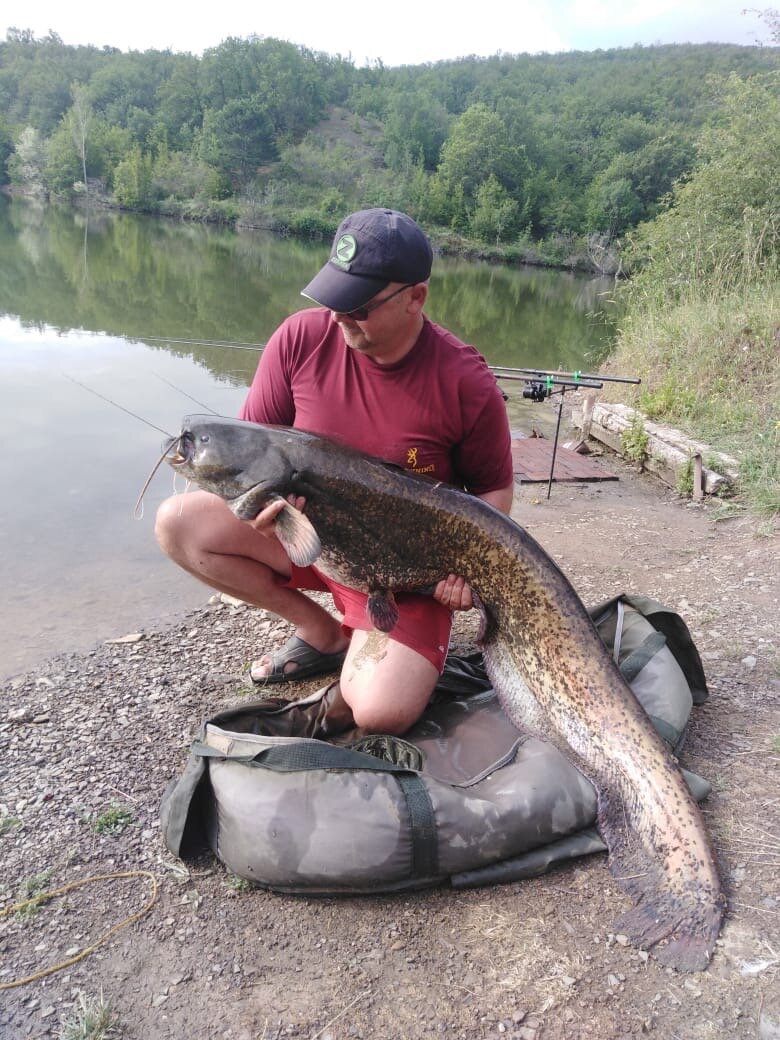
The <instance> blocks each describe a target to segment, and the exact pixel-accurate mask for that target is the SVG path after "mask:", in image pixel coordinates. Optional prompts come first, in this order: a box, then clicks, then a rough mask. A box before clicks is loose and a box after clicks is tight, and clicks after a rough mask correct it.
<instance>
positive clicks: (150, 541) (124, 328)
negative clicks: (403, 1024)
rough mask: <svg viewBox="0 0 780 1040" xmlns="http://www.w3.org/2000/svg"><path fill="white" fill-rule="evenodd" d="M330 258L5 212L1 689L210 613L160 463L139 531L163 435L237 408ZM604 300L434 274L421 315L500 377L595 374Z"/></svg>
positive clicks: (160, 224) (542, 281)
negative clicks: (143, 631)
mask: <svg viewBox="0 0 780 1040" xmlns="http://www.w3.org/2000/svg"><path fill="white" fill-rule="evenodd" d="M326 255H327V247H325V246H322V245H317V246H315V245H310V244H307V243H301V242H297V241H290V240H282V239H279V238H275V237H273V236H271V235H267V234H262V233H259V232H235V231H232V230H227V229H223V228H214V227H208V226H204V225H192V224H178V223H172V222H164V221H155V220H151V219H143V218H139V217H136V216H132V215H129V214H121V213H114V212H108V211H104V212H102V211H97V212H95V211H93V212H92V213H91V214H90V215H89V219H88V220H87V218H86V215H85V214H83V213H78V212H74V211H73V210H70V209H67V208H57V207H43V206H40V205H37V204H35V203H33V202H30V201H27V200H13V201H9V200H7V199H4V198H2V197H0V257H1V258H2V260H0V378H1V380H2V381H1V383H0V385H2V405H3V418H4V420H5V429H6V432H7V437H6V445H5V449H4V451H3V452H2V453H0V486H2V488H3V496H2V507H0V538H1V539H2V546H3V555H2V562H3V590H4V593H5V602H6V617H5V619H4V623H3V626H0V675H9V674H14V673H16V672H19V671H21V670H23V669H26V668H28V667H32V666H34V665H35V664H36V663H37V662H39V661H41V660H43V659H44V658H45V657H47V656H50V655H51V654H53V653H54V652H56V651H58V650H61V649H67V648H71V647H72V648H76V649H86V648H88V647H89V646H90V645H92V644H93V643H94V642H96V641H98V640H100V639H103V638H108V637H110V636H114V635H117V634H121V633H122V632H123V631H128V630H131V629H135V628H138V627H139V626H143V625H145V624H151V623H152V622H153V621H154V620H155V619H157V618H158V617H160V616H161V615H162V614H172V615H175V614H177V613H181V612H182V611H183V610H185V609H189V608H191V607H194V606H196V605H199V604H201V603H203V602H204V601H205V599H206V598H207V596H208V592H207V591H206V590H205V589H204V588H203V587H201V586H199V585H198V584H197V583H196V582H195V581H194V580H193V579H191V578H189V577H188V576H186V575H184V574H183V573H181V572H180V571H179V570H178V569H177V568H175V567H174V566H173V565H172V564H170V563H169V562H168V561H167V560H165V559H164V558H163V557H162V556H161V554H160V553H159V551H158V550H157V547H156V544H155V542H154V538H153V534H152V518H153V515H154V511H155V509H156V506H157V504H158V503H159V501H161V500H162V498H163V497H164V496H165V495H167V494H169V493H170V491H171V486H172V484H171V477H170V474H169V473H168V471H167V470H165V468H164V469H163V474H164V475H163V474H161V475H160V476H158V477H157V478H156V479H155V482H154V483H153V485H152V488H151V490H150V491H149V493H148V494H147V502H146V515H145V518H144V519H143V520H142V521H140V522H138V521H136V520H134V519H133V504H134V502H135V498H136V496H137V494H138V491H139V490H140V488H141V486H142V484H143V482H144V480H145V478H146V475H147V473H148V471H149V470H150V469H151V466H152V464H153V462H154V459H155V458H156V457H157V455H158V454H159V447H160V441H161V439H162V435H161V434H160V433H159V432H158V430H159V429H162V430H167V431H170V432H175V430H176V428H178V424H179V421H180V418H181V416H182V415H183V414H186V413H188V412H193V411H202V410H204V408H210V409H213V410H215V411H217V412H219V413H221V414H226V415H233V414H235V413H236V411H237V410H238V407H239V405H240V403H241V401H242V400H243V397H244V393H245V388H246V386H247V385H248V383H249V381H250V379H251V377H252V374H253V372H254V370H255V367H256V364H257V357H258V353H257V348H258V347H259V346H261V345H262V344H263V343H264V342H265V340H266V339H267V338H268V336H269V335H270V334H271V332H272V331H273V329H274V328H276V326H277V325H278V324H279V322H281V321H282V320H283V318H284V317H285V316H286V315H287V314H289V313H290V312H291V311H293V310H296V309H297V308H299V307H301V306H303V305H305V301H304V300H303V298H302V297H301V296H300V287H301V286H303V285H305V284H306V283H307V282H308V281H309V280H310V279H311V277H312V276H313V274H314V273H315V272H316V270H317V269H318V268H319V266H320V265H321V264H322V263H323V261H324V259H325V257H326ZM608 289H609V285H607V286H605V285H603V284H599V283H594V282H590V281H587V280H585V279H581V278H575V277H572V276H567V275H561V274H558V273H555V272H549V271H542V270H538V271H537V270H531V271H518V270H512V269H509V268H497V267H493V266H490V265H487V264H474V263H467V262H465V261H457V260H449V259H438V260H437V262H436V265H435V273H434V277H433V278H432V285H431V296H430V307H429V308H428V313H429V314H430V316H431V317H432V318H433V319H434V320H437V321H440V322H441V323H442V324H444V325H446V326H447V327H449V328H451V329H452V330H453V331H454V332H455V333H456V334H458V335H460V336H461V337H462V338H464V339H466V340H467V341H469V342H472V343H474V344H475V345H477V346H478V347H479V349H481V350H482V351H483V353H484V354H485V355H486V356H487V358H488V360H489V361H490V362H492V363H494V364H501V365H512V366H518V367H521V366H537V367H542V368H551V367H558V366H562V367H563V368H566V369H574V368H582V369H588V368H590V369H592V368H595V367H596V366H597V364H598V359H599V358H600V357H602V356H603V354H604V353H605V352H606V351H607V350H608V349H609V342H610V336H611V333H610V328H609V325H608V324H607V323H606V320H605V317H606V315H607V314H608V312H609V308H608V305H607V304H606V302H605V297H604V296H602V295H601V293H603V292H604V291H605V290H606V291H607V292H608ZM73 380H76V381H77V382H74V381H73ZM79 383H82V384H84V385H86V386H88V387H90V388H91V389H92V390H94V391H96V393H99V394H101V395H103V396H104V397H107V398H110V399H111V400H113V401H116V402H117V403H118V404H119V405H121V406H122V407H124V408H126V409H128V410H129V411H132V412H134V413H137V414H139V415H142V416H143V417H144V418H145V419H146V420H148V421H149V422H150V423H152V424H153V425H154V427H157V428H158V429H153V428H151V427H150V426H147V425H144V424H143V423H141V422H139V421H137V420H136V419H133V418H132V417H131V416H130V415H128V414H127V412H123V411H120V410H119V409H116V408H112V407H111V406H110V405H108V404H107V403H106V402H105V401H104V400H102V399H101V398H100V397H97V396H95V395H94V394H92V393H89V392H87V391H86V390H85V389H84V388H83V387H82V386H80V385H78V384H79ZM505 386H506V389H507V391H508V392H509V393H510V395H511V397H512V400H511V402H510V414H511V415H512V417H513V421H515V422H517V423H519V424H521V425H522V424H525V425H535V426H537V427H539V426H544V422H545V420H546V419H547V421H549V420H548V417H547V416H544V415H543V414H542V412H541V411H540V410H538V409H537V406H529V405H527V403H525V402H522V399H521V396H520V389H521V384H518V383H515V384H509V383H507V384H505ZM196 402H198V403H196ZM523 408H525V409H526V410H527V409H529V408H530V409H532V411H531V413H530V415H529V413H528V412H527V411H526V412H525V413H524V412H523ZM523 415H525V418H523Z"/></svg>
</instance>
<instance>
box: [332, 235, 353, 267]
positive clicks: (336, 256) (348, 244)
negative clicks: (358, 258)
mask: <svg viewBox="0 0 780 1040" xmlns="http://www.w3.org/2000/svg"><path fill="white" fill-rule="evenodd" d="M357 251H358V247H357V242H356V241H355V237H354V235H342V236H341V238H340V239H339V240H338V242H337V243H336V248H335V249H334V250H333V256H332V257H331V258H330V259H331V263H334V264H337V265H338V266H339V267H343V268H344V270H345V271H348V270H349V265H350V263H351V262H352V261H353V260H354V259H355V254H356V253H357Z"/></svg>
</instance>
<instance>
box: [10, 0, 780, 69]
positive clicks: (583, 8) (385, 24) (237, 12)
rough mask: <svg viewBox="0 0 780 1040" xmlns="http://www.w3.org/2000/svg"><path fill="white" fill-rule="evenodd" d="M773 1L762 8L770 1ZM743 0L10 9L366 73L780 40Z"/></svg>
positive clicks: (115, 42)
mask: <svg viewBox="0 0 780 1040" xmlns="http://www.w3.org/2000/svg"><path fill="white" fill-rule="evenodd" d="M762 3H763V0H762ZM743 10H744V8H743V6H742V5H741V4H740V0H623V2H622V3H620V4H618V3H614V0H609V2H608V0H480V2H477V3H475V4H473V5H472V4H469V5H466V4H463V5H461V4H449V3H448V4H444V3H435V2H433V3H432V2H430V0H429V2H428V3H427V4H424V3H421V2H419V0H396V3H394V4H386V5H385V7H384V9H381V8H378V7H377V8H374V7H372V6H371V5H369V4H366V3H364V2H358V0H338V2H337V3H324V2H322V0H320V2H315V0H280V2H277V3H274V4H267V3H262V0H261V2H260V3H258V2H256V0H255V2H253V3H250V2H249V0H219V2H217V3H213V4H212V3H209V4H204V5H202V6H201V4H197V5H196V4H193V5H192V8H191V9H190V10H189V11H187V10H186V8H184V7H183V6H181V5H179V4H171V3H165V2H160V0H134V2H133V3H129V4H112V3H106V2H105V0H100V2H98V0H77V2H76V3H71V4H68V3H63V2H62V0H2V15H0V18H2V19H3V21H4V22H5V26H4V27H3V26H2V23H0V31H2V29H3V28H6V29H7V28H10V27H11V26H14V27H15V28H17V29H32V30H33V32H34V33H35V35H36V36H43V35H45V34H46V33H47V32H48V31H49V30H50V29H51V30H53V31H54V32H56V33H58V34H59V36H61V37H62V39H63V40H64V42H65V43H69V44H86V43H91V44H95V45H97V46H101V47H102V46H104V45H109V46H112V47H118V48H120V49H121V50H146V49H148V48H158V49H164V48H171V49H172V50H174V51H191V52H192V53H194V54H200V53H202V52H203V51H204V50H205V49H206V48H208V47H215V46H217V44H219V43H220V42H221V41H222V40H224V39H226V38H227V37H228V36H241V37H246V36H250V35H252V34H256V35H258V36H274V37H277V38H279V39H283V40H290V41H292V42H293V43H298V44H303V45H304V46H306V47H309V48H311V49H312V50H316V51H325V52H326V53H328V54H341V55H343V56H344V57H351V58H352V60H353V61H354V62H355V64H356V65H364V64H366V63H367V62H372V61H375V60H377V59H381V61H382V62H383V63H384V64H385V65H401V64H407V65H418V64H421V63H423V62H433V61H441V60H443V59H446V58H457V57H462V56H464V55H469V54H477V55H483V56H488V55H491V54H496V53H498V52H499V51H503V52H504V53H508V54H518V53H523V52H527V53H536V52H538V51H549V52H554V51H563V50H595V49H597V48H608V47H630V46H632V45H633V44H635V43H642V44H653V43H707V42H717V43H741V44H755V43H756V42H764V43H768V42H769V31H768V29H767V28H766V26H765V24H764V23H763V22H762V20H761V18H760V17H759V16H758V15H757V14H755V13H754V9H751V13H748V14H743Z"/></svg>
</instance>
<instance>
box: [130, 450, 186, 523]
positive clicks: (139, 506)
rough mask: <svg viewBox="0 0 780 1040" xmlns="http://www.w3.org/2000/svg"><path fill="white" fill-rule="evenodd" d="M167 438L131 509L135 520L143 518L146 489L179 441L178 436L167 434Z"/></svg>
mask: <svg viewBox="0 0 780 1040" xmlns="http://www.w3.org/2000/svg"><path fill="white" fill-rule="evenodd" d="M167 436H168V437H169V438H170V439H169V440H168V441H167V442H166V443H165V444H164V445H163V451H162V455H161V456H160V457H159V459H158V460H157V462H155V464H154V467H153V469H152V472H151V473H150V474H149V476H148V477H147V478H146V482H145V483H144V486H143V487H142V488H141V494H140V495H139V496H138V501H137V502H136V503H135V508H134V509H133V516H134V517H135V519H136V520H143V516H144V507H143V501H144V495H145V494H146V491H147V488H148V487H149V485H150V484H151V482H152V478H153V477H154V475H155V473H156V472H157V470H158V469H159V468H160V466H161V465H162V464H163V462H165V459H166V457H167V455H168V452H169V451H170V450H171V448H172V447H173V445H174V444H176V442H177V441H178V440H179V439H180V438H179V437H178V436H177V437H171V435H170V434H167ZM174 479H175V477H174Z"/></svg>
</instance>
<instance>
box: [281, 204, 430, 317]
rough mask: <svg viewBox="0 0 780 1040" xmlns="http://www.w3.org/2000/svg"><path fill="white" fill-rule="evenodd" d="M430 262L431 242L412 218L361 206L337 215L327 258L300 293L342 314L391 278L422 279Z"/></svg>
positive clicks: (396, 280) (416, 280) (385, 210)
mask: <svg viewBox="0 0 780 1040" xmlns="http://www.w3.org/2000/svg"><path fill="white" fill-rule="evenodd" d="M432 263H433V250H432V249H431V243H430V242H429V241H428V238H427V236H426V234H425V232H424V231H423V229H422V228H421V227H420V225H419V224H417V223H416V222H415V221H414V220H412V218H411V217H408V216H407V215H406V214H405V213H399V212H398V211H397V210H393V209H361V210H359V211H358V212H357V213H351V214H350V215H349V216H348V217H345V218H344V220H342V222H341V224H340V225H339V228H338V231H337V232H336V237H335V238H334V239H333V248H332V249H331V253H330V259H329V260H328V262H327V263H326V264H325V266H324V267H323V268H322V270H321V271H320V272H319V273H318V274H316V275H315V276H314V278H312V280H311V281H310V282H309V284H308V285H307V286H306V288H305V289H303V290H302V292H301V295H302V296H306V297H308V298H309V299H310V300H314V302H315V303H319V304H321V305H322V306H323V307H328V308H329V309H330V310H332V311H341V312H342V313H345V314H346V313H348V312H349V311H354V310H355V308H357V307H362V306H363V305H364V304H366V303H368V301H369V300H370V299H372V298H373V297H374V296H376V294H377V293H378V292H380V290H382V289H384V287H385V286H386V285H388V284H389V283H390V282H406V283H408V284H409V285H416V284H417V282H425V281H427V280H428V278H429V277H430V274H431V264H432Z"/></svg>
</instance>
